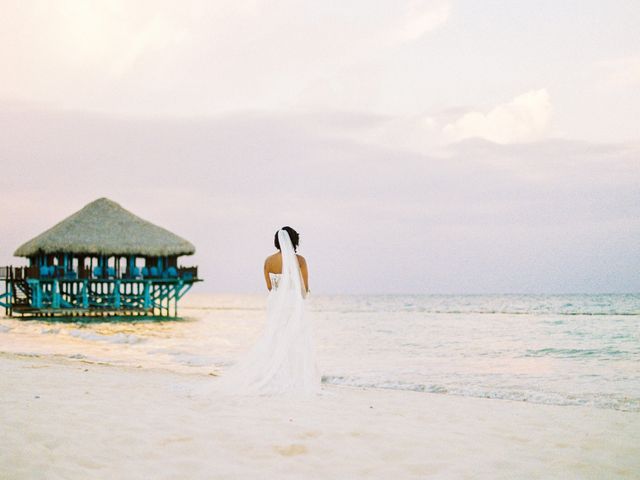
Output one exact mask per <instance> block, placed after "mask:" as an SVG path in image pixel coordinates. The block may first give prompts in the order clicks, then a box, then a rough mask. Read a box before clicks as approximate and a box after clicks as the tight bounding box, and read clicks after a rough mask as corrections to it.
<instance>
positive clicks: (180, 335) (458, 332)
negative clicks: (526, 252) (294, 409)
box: [0, 294, 640, 411]
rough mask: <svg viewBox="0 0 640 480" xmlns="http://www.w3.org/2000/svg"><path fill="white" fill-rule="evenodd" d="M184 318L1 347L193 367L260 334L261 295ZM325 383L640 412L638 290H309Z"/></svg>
mask: <svg viewBox="0 0 640 480" xmlns="http://www.w3.org/2000/svg"><path fill="white" fill-rule="evenodd" d="M185 300H186V302H185V303H184V304H183V307H182V310H181V314H182V316H183V320H181V321H161V322H158V321H135V322H128V321H117V322H113V321H111V322H102V321H98V322H75V321H67V322H58V321H18V320H13V319H7V318H2V319H0V350H1V351H9V352H18V353H26V354H31V355H62V356H66V357H71V358H74V359H81V360H85V361H101V362H107V363H112V364H117V365H135V366H140V367H143V368H165V369H169V370H174V371H181V372H188V373H193V374H195V375H208V374H210V373H217V374H220V373H222V374H223V373H224V369H225V368H226V367H227V366H228V365H230V364H231V363H233V362H234V361H235V360H236V359H237V358H238V357H239V356H240V355H242V353H243V352H244V351H246V349H247V348H249V346H250V345H251V344H252V342H253V341H255V339H256V338H257V336H258V335H259V333H260V330H261V328H262V321H263V319H264V308H265V304H266V303H265V297H264V296H262V295H191V296H188V297H187V298H186V299H185ZM308 306H309V310H310V320H311V321H313V323H314V327H315V332H316V343H317V345H318V362H319V366H320V370H321V372H322V373H323V377H324V381H325V382H326V383H331V384H344V385H351V386H363V387H374V388H392V389H399V390H408V391H418V392H421V391H424V392H434V393H439V394H443V395H465V396H476V397H487V398H496V399H509V400H518V401H528V402H535V403H550V404H558V405H584V406H594V407H599V408H611V409H617V410H627V411H640V295H638V294H629V295H463V296H460V295H362V296H317V297H312V298H310V299H309V305H308Z"/></svg>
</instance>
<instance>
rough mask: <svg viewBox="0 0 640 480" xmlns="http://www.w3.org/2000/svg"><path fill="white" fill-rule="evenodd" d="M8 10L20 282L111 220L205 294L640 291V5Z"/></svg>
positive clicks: (9, 187)
mask: <svg viewBox="0 0 640 480" xmlns="http://www.w3.org/2000/svg"><path fill="white" fill-rule="evenodd" d="M0 8H1V10H2V15H1V16H0V74H1V76H0V78H1V80H0V264H3V265H4V264H21V263H23V260H21V259H17V258H15V257H13V256H12V254H13V252H14V250H15V249H16V248H17V247H18V246H19V245H20V244H22V243H23V242H25V241H26V240H28V239H30V238H32V237H34V236H35V235H37V234H39V233H41V232H42V231H44V230H45V229H47V228H49V227H50V226H52V225H53V224H55V223H56V222H58V221H59V220H61V219H63V218H65V217H66V216H68V215H70V214H72V213H74V212H75V211H77V210H79V209H80V208H82V207H83V206H84V205H85V204H86V203H88V202H90V201H92V200H95V199H96V198H99V197H108V198H111V199H112V200H114V201H117V202H118V203H120V204H121V205H122V206H124V207H125V208H127V209H129V210H131V211H132V212H134V213H136V214H138V215H140V216H141V217H143V218H145V219H148V220H150V221H152V222H154V223H157V224H159V225H161V226H164V227H165V228H168V229H169V230H171V231H173V232H175V233H177V234H179V235H181V236H183V237H185V238H187V239H188V240H190V241H192V242H193V243H194V244H195V245H196V249H197V252H196V254H195V256H194V257H191V258H189V257H186V258H183V259H182V263H183V264H185V265H190V264H198V265H199V266H200V272H201V275H202V276H203V277H204V279H205V282H204V283H203V284H201V285H199V287H198V289H199V290H200V291H210V292H260V291H262V290H263V289H264V285H263V282H264V281H263V278H262V264H263V261H264V257H266V256H267V255H268V254H270V253H272V252H273V250H274V248H273V245H272V241H273V235H274V233H275V231H276V230H277V229H278V228H279V227H281V226H283V225H291V226H293V227H294V228H296V229H297V230H298V231H299V232H300V234H301V245H300V253H301V254H302V255H304V256H305V257H306V258H307V262H308V264H309V269H310V286H311V290H312V291H313V292H318V293H336V294H338V293H372V294H373V293H542V292H545V293H573V292H579V293H593V292H638V291H640V275H639V274H638V272H640V249H639V248H638V245H639V244H640V133H639V131H640V130H639V129H638V121H637V119H638V117H639V114H640V34H639V33H638V29H637V25H639V24H640V3H638V2H637V1H631V0H629V1H623V0H613V1H606V2H605V1H595V0H582V1H577V0H576V1H573V0H565V1H562V2H558V1H550V0H549V1H547V0H539V1H525V0H513V1H509V2H499V1H493V0H485V1H462V0H459V1H456V0H422V1H421V0H367V1H359V0H352V1H340V2H338V1H325V2H313V1H301V0H296V1H293V0H272V1H269V2H267V1H262V0H233V1H231V0H229V1H227V0H218V1H216V2H210V1H206V0H183V1H180V2H178V1H169V0H153V1H151V0H149V1H147V0H137V1H135V2H131V1H124V0H122V1H119V0H111V1H91V0H58V1H37V0H24V1H17V0H16V1H7V0H0Z"/></svg>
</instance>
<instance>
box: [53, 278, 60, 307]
mask: <svg viewBox="0 0 640 480" xmlns="http://www.w3.org/2000/svg"><path fill="white" fill-rule="evenodd" d="M51 307H52V308H60V289H59V285H58V279H54V280H53V287H52V290H51Z"/></svg>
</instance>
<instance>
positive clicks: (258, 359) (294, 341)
mask: <svg viewBox="0 0 640 480" xmlns="http://www.w3.org/2000/svg"><path fill="white" fill-rule="evenodd" d="M278 241H279V242H280V251H281V252H282V273H281V274H278V275H273V276H272V289H271V291H270V292H269V295H268V297H267V314H266V324H265V327H264V331H263V333H262V336H261V337H260V339H259V340H258V341H257V343H256V344H255V345H254V346H253V348H252V349H251V350H250V351H249V352H248V353H247V354H246V356H245V357H244V358H242V359H241V360H240V361H239V362H238V363H237V364H235V365H234V366H233V367H231V368H230V369H229V370H228V371H227V372H226V373H225V374H223V376H222V378H221V379H220V385H221V387H223V389H224V390H225V391H227V392H230V393H237V394H278V393H293V394H295V393H299V394H312V393H316V392H319V391H320V375H319V374H318V370H317V367H316V359H315V346H314V342H313V334H312V328H311V325H310V322H309V319H308V318H307V315H306V305H305V303H306V302H305V296H306V290H305V288H304V282H303V280H302V275H301V272H300V265H299V262H298V257H297V255H296V253H295V250H294V248H293V244H292V243H291V239H290V238H289V234H288V233H287V231H286V230H279V231H278Z"/></svg>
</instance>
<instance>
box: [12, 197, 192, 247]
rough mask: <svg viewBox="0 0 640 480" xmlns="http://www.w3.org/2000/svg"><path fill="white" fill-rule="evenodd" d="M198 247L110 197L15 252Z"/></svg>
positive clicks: (88, 207)
mask: <svg viewBox="0 0 640 480" xmlns="http://www.w3.org/2000/svg"><path fill="white" fill-rule="evenodd" d="M195 251H196V249H195V247H194V246H193V244H191V243H190V242H188V241H187V240H185V239H184V238H182V237H179V236H178V235H175V234H173V233H171V232H170V231H168V230H165V229H164V228H162V227H158V226H157V225H154V224H153V223H150V222H147V221H146V220H143V219H142V218H140V217H138V216H136V215H134V214H133V213H131V212H129V211H128V210H125V209H124V208H122V207H121V206H120V205H118V204H117V203H116V202H114V201H112V200H109V199H108V198H99V199H98V200H95V201H93V202H91V203H89V204H88V205H86V206H85V207H84V208H83V209H82V210H80V211H78V212H76V213H74V214H73V215H71V216H69V217H67V218H65V219H64V220H62V221H61V222H60V223H58V224H57V225H54V226H53V227H51V228H50V229H49V230H47V231H46V232H44V233H41V234H40V235H38V236H37V237H35V238H33V239H32V240H29V241H28V242H27V243H25V244H24V245H22V246H20V247H19V248H18V249H17V250H16V251H15V253H14V255H15V256H17V257H31V256H33V255H36V254H38V253H75V254H94V255H129V254H133V255H145V256H158V257H159V256H165V255H191V254H193V253H195Z"/></svg>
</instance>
